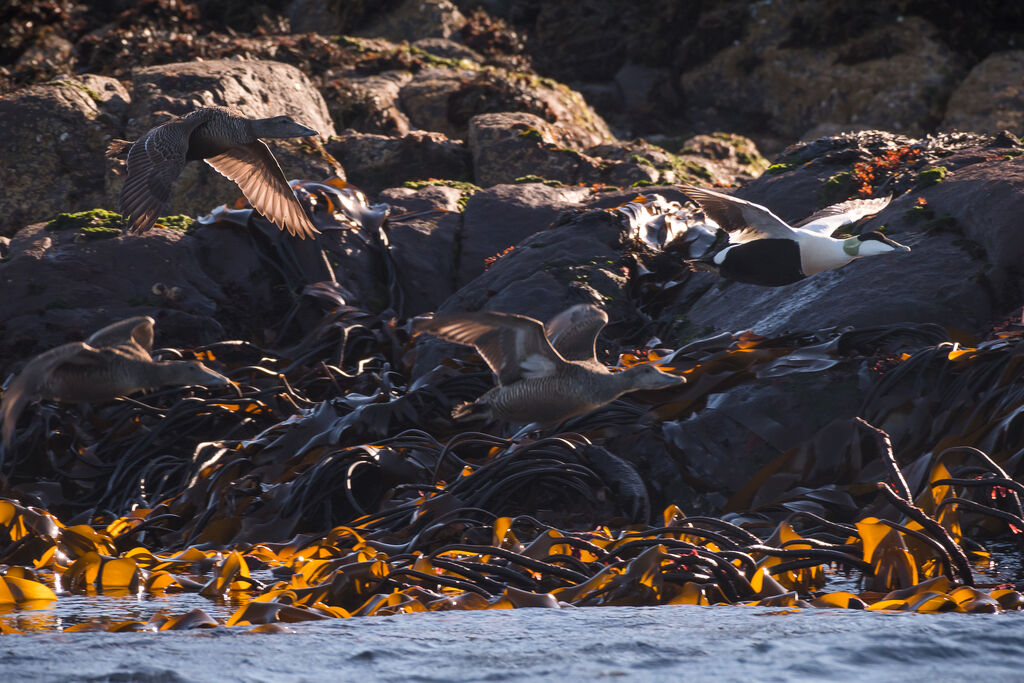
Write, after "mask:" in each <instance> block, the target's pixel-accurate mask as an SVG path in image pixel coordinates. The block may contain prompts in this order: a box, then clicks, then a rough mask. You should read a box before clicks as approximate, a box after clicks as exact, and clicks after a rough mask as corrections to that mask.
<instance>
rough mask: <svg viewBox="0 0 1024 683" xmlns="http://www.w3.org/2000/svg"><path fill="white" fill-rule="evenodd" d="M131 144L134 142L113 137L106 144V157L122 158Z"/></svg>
mask: <svg viewBox="0 0 1024 683" xmlns="http://www.w3.org/2000/svg"><path fill="white" fill-rule="evenodd" d="M133 144H135V143H133V142H131V141H129V140H120V139H118V138H114V139H113V140H111V141H110V144H109V145H107V157H109V158H111V159H124V158H125V156H126V155H127V154H128V150H129V149H131V148H132V145H133Z"/></svg>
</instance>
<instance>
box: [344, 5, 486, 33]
mask: <svg viewBox="0 0 1024 683" xmlns="http://www.w3.org/2000/svg"><path fill="white" fill-rule="evenodd" d="M465 23H466V17H464V16H463V15H462V12H460V11H459V8H458V7H456V6H455V3H453V2H451V0H405V2H402V3H401V4H399V5H398V6H397V7H395V8H394V9H393V10H391V11H389V12H385V13H381V14H378V15H377V16H376V17H375V18H374V19H373V20H372V21H371V22H369V23H368V24H367V25H366V26H364V27H363V28H361V29H360V30H359V31H357V33H358V34H359V35H365V36H372V37H375V38H378V37H379V38H387V39H388V40H393V41H396V42H398V41H401V40H408V41H410V42H411V41H415V40H419V39H421V38H451V37H452V36H454V35H456V33H457V32H458V30H459V29H461V28H462V27H463V26H464V25H465Z"/></svg>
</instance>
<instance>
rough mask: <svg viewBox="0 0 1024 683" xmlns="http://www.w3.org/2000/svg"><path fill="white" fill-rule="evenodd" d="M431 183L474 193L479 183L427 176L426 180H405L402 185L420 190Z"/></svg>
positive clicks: (477, 189) (478, 189) (477, 190)
mask: <svg viewBox="0 0 1024 683" xmlns="http://www.w3.org/2000/svg"><path fill="white" fill-rule="evenodd" d="M431 185H443V186H444V187H454V188H455V189H456V190H462V191H463V192H469V193H476V192H479V191H480V186H479V185H474V184H473V183H470V182H466V181H465V180H447V179H444V178H427V179H426V180H406V181H405V182H404V183H402V187H407V188H409V189H410V190H422V189H423V188H424V187H430V186H431Z"/></svg>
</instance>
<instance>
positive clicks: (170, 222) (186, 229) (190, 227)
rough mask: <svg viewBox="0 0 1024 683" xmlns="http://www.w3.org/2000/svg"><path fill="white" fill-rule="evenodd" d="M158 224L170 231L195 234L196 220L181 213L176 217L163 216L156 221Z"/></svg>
mask: <svg viewBox="0 0 1024 683" xmlns="http://www.w3.org/2000/svg"><path fill="white" fill-rule="evenodd" d="M156 224H157V225H158V226H160V227H163V228H167V229H168V230H175V231H177V232H183V233H186V234H189V233H191V232H193V231H194V230H195V227H196V221H195V219H194V218H192V217H191V216H186V215H184V214H180V213H179V214H177V215H175V216H162V217H161V218H158V219H156Z"/></svg>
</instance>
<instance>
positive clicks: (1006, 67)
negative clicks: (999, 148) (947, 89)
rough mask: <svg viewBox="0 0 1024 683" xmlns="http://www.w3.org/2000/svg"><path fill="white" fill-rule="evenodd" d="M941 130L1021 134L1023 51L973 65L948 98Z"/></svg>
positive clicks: (1023, 118) (1023, 129) (1000, 54)
mask: <svg viewBox="0 0 1024 683" xmlns="http://www.w3.org/2000/svg"><path fill="white" fill-rule="evenodd" d="M942 128H943V129H944V130H952V129H959V130H969V131H974V132H978V133H998V132H1000V131H1003V130H1009V131H1010V132H1011V133H1014V134H1015V135H1021V134H1024V50H1008V51H1006V52H997V53H995V54H991V55H989V56H988V57H986V58H985V59H983V60H982V61H981V62H980V63H979V64H977V65H975V67H974V68H973V69H971V72H970V73H969V74H967V78H965V79H964V80H963V81H961V83H960V85H958V86H957V87H956V90H954V91H953V94H952V95H951V96H950V98H949V102H948V103H947V104H946V116H945V117H944V118H943V119H942Z"/></svg>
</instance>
